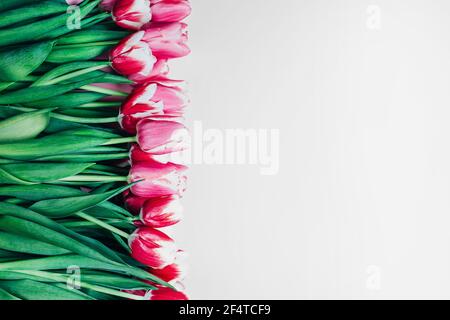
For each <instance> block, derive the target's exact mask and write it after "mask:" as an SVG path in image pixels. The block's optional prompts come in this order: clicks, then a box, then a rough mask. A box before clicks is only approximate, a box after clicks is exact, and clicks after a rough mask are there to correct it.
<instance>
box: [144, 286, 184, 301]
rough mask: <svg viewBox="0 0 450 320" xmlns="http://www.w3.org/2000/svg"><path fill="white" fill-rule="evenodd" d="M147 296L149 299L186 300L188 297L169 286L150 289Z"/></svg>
mask: <svg viewBox="0 0 450 320" xmlns="http://www.w3.org/2000/svg"><path fill="white" fill-rule="evenodd" d="M147 296H148V297H149V300H163V301H164V300H166V301H169V300H188V299H189V298H188V297H187V296H186V295H185V294H184V293H183V292H180V291H175V290H173V289H171V288H165V287H159V288H158V290H152V291H150V292H149V293H148V294H147Z"/></svg>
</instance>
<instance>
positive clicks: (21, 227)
mask: <svg viewBox="0 0 450 320" xmlns="http://www.w3.org/2000/svg"><path fill="white" fill-rule="evenodd" d="M0 228H1V229H2V230H5V231H8V232H12V233H15V234H18V235H22V236H25V237H29V238H32V239H36V240H39V241H42V242H45V243H49V244H53V245H55V246H59V247H61V248H63V249H66V250H68V251H70V252H73V253H77V254H79V255H81V256H86V257H89V258H92V259H97V260H99V261H104V262H110V260H109V259H108V258H105V257H104V256H103V255H102V254H101V253H99V252H98V251H97V250H94V249H92V248H90V247H89V246H86V245H84V244H82V243H81V242H79V241H77V240H75V239H73V238H71V237H68V236H66V235H64V234H62V233H59V232H56V231H54V230H52V229H49V228H46V227H44V226H42V225H39V224H37V223H34V222H31V221H28V220H24V219H20V218H16V217H12V216H2V217H0Z"/></svg>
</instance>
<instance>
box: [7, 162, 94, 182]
mask: <svg viewBox="0 0 450 320" xmlns="http://www.w3.org/2000/svg"><path fill="white" fill-rule="evenodd" d="M92 165H93V163H35V164H33V165H30V164H28V163H14V164H4V165H0V183H4V184H25V185H27V184H28V185H29V184H35V183H44V182H52V181H56V180H60V179H63V178H67V177H71V176H74V175H76V174H78V173H81V172H82V171H83V170H85V169H87V168H89V167H90V166H92Z"/></svg>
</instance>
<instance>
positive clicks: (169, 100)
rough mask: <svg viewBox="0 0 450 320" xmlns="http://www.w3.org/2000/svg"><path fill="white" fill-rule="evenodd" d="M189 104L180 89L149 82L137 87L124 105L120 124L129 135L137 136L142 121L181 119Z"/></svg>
mask: <svg viewBox="0 0 450 320" xmlns="http://www.w3.org/2000/svg"><path fill="white" fill-rule="evenodd" d="M187 103H188V98H187V97H186V95H185V94H184V92H183V91H182V90H181V89H180V88H179V87H166V86H163V85H159V84H157V83H155V82H149V83H147V84H144V85H141V86H138V87H136V88H135V89H134V91H133V92H132V93H131V95H130V96H129V97H128V99H127V100H126V101H125V102H124V103H123V105H122V107H121V110H120V114H119V123H120V125H121V127H122V128H123V129H124V130H125V131H127V132H128V133H130V134H136V132H137V129H136V125H137V123H138V122H139V121H140V120H142V119H145V118H151V117H153V116H165V118H167V117H169V118H170V117H179V116H181V114H182V109H183V108H184V107H185V106H186V105H187ZM158 119H159V120H162V119H161V118H158Z"/></svg>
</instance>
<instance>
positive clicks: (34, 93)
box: [0, 76, 103, 104]
mask: <svg viewBox="0 0 450 320" xmlns="http://www.w3.org/2000/svg"><path fill="white" fill-rule="evenodd" d="M102 79H103V76H100V77H98V76H97V77H92V78H89V79H85V80H83V81H79V82H74V83H69V84H55V85H49V86H42V87H28V88H25V89H20V90H17V91H12V92H7V93H4V94H2V95H0V104H24V103H29V102H33V101H40V100H43V99H49V98H53V97H56V96H59V95H62V94H65V93H67V92H69V91H72V90H74V89H79V88H81V87H83V86H85V85H88V84H91V83H97V82H102Z"/></svg>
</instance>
